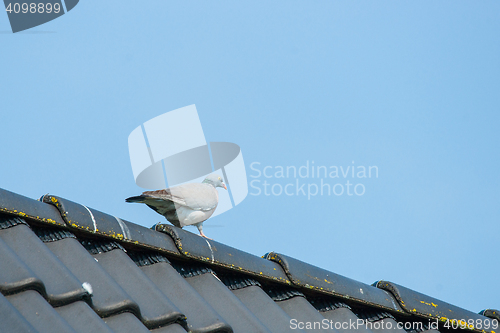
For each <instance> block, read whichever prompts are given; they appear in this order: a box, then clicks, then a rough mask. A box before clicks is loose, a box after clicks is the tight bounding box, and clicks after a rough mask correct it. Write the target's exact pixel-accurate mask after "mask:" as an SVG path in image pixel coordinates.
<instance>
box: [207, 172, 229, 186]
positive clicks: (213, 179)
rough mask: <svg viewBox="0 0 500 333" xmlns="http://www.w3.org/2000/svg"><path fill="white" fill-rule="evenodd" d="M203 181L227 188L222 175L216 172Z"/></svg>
mask: <svg viewBox="0 0 500 333" xmlns="http://www.w3.org/2000/svg"><path fill="white" fill-rule="evenodd" d="M203 182H204V183H206V184H211V185H213V187H222V188H223V189H225V190H227V187H226V184H224V181H223V180H222V177H221V176H219V175H217V174H215V173H213V174H211V175H209V176H207V178H205V180H204V181H203Z"/></svg>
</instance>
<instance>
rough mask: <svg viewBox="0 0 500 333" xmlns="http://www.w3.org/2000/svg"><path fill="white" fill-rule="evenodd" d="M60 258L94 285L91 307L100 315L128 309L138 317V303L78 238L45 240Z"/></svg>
mask: <svg viewBox="0 0 500 333" xmlns="http://www.w3.org/2000/svg"><path fill="white" fill-rule="evenodd" d="M45 245H46V246H47V247H48V248H49V249H50V251H52V252H53V253H54V254H55V255H56V256H57V258H58V259H59V260H61V262H63V263H64V265H66V267H68V269H69V270H70V271H71V272H72V273H73V274H74V275H75V276H76V277H77V278H78V279H79V280H80V281H82V282H87V283H89V284H90V286H91V288H92V289H93V293H92V307H93V309H94V311H95V312H97V314H99V315H100V316H103V317H107V316H110V315H112V314H115V313H119V312H123V311H129V312H132V313H134V314H136V315H137V316H139V317H140V310H139V306H138V305H137V303H135V302H134V301H133V300H132V298H131V297H130V296H129V295H128V294H127V293H126V292H125V291H124V290H123V288H122V287H120V286H119V285H118V284H117V283H116V281H115V280H113V278H112V277H111V276H110V275H109V274H108V273H107V272H106V271H105V270H104V269H103V268H102V266H101V265H99V264H98V263H97V262H96V260H95V259H94V258H93V257H92V256H91V255H90V254H89V253H88V252H87V250H86V249H85V248H84V247H83V246H82V245H81V244H80V242H79V241H78V240H76V239H73V238H66V239H62V240H59V241H56V242H50V243H46V244H45Z"/></svg>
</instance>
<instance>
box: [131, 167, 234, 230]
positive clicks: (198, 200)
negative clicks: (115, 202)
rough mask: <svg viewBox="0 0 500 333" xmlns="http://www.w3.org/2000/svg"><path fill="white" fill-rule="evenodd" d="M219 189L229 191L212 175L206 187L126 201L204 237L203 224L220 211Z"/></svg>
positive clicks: (194, 185) (182, 187)
mask: <svg viewBox="0 0 500 333" xmlns="http://www.w3.org/2000/svg"><path fill="white" fill-rule="evenodd" d="M217 187H222V188H224V189H226V190H227V187H226V184H224V181H223V180H222V178H221V177H220V176H219V175H216V174H211V175H209V176H208V177H207V178H205V180H204V181H203V182H202V183H190V184H184V185H179V186H175V187H171V188H167V189H164V190H158V191H146V192H144V193H142V194H141V195H139V196H135V197H130V198H127V199H125V201H126V202H138V203H144V204H146V205H148V207H149V208H151V209H153V210H155V211H156V212H157V213H158V214H161V215H163V216H165V218H166V219H167V220H168V221H169V222H171V223H172V224H173V225H175V226H176V227H179V228H182V227H184V226H186V225H195V226H196V227H197V228H198V230H199V231H200V235H201V236H202V237H205V238H208V237H207V236H205V234H204V233H203V222H204V221H205V220H207V219H208V218H209V217H210V216H212V214H213V213H214V211H215V208H217V204H218V203H219V193H218V192H217V189H216V188H217Z"/></svg>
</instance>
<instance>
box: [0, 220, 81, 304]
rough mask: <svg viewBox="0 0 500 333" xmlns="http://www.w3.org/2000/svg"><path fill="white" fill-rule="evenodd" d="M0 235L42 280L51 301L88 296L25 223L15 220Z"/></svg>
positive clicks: (61, 302) (63, 302)
mask: <svg viewBox="0 0 500 333" xmlns="http://www.w3.org/2000/svg"><path fill="white" fill-rule="evenodd" d="M0 238H1V239H2V240H3V241H4V242H5V243H6V244H7V245H8V246H9V247H10V248H11V249H12V250H13V251H14V252H15V253H16V254H17V256H18V257H19V258H21V260H22V261H23V262H24V263H25V264H26V265H27V266H28V267H29V268H30V269H31V271H33V272H34V274H36V276H37V277H38V278H39V279H40V280H41V281H43V283H44V285H45V291H46V293H47V295H46V297H47V300H48V301H49V302H50V303H51V304H53V305H55V306H60V305H64V304H68V303H71V302H74V301H76V300H80V299H82V298H85V297H89V295H88V293H87V291H86V290H85V289H84V288H83V287H82V283H81V282H80V281H78V279H77V278H76V277H75V276H74V275H73V274H72V273H71V272H70V271H69V270H68V268H67V267H66V266H64V264H63V263H62V262H61V261H60V260H59V259H57V257H56V256H55V255H54V254H53V253H52V252H51V251H50V250H49V249H48V248H47V247H46V246H45V245H44V243H43V242H42V241H41V240H40V239H39V238H38V237H37V236H36V235H35V234H34V233H33V232H32V231H31V229H30V228H29V227H28V226H26V225H24V224H19V225H16V226H15V227H12V228H9V229H4V230H0Z"/></svg>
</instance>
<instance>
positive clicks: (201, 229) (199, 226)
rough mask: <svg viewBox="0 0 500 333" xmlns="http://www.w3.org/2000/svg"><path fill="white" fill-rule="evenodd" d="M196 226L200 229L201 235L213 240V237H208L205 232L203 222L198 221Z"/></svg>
mask: <svg viewBox="0 0 500 333" xmlns="http://www.w3.org/2000/svg"><path fill="white" fill-rule="evenodd" d="M195 225H196V227H197V228H198V231H199V232H200V236H201V237H203V238H206V239H210V240H212V238H208V237H207V236H206V235H205V234H204V233H203V223H197V224H195Z"/></svg>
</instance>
